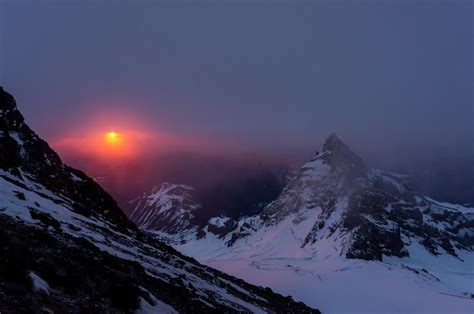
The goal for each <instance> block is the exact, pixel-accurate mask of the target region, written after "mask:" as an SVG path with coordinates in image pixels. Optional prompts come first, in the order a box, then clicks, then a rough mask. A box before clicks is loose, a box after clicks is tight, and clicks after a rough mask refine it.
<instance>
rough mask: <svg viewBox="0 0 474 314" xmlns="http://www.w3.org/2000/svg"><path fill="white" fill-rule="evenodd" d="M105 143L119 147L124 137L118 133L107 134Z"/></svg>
mask: <svg viewBox="0 0 474 314" xmlns="http://www.w3.org/2000/svg"><path fill="white" fill-rule="evenodd" d="M105 141H106V142H107V143H108V144H111V145H118V144H120V143H121V142H122V136H121V135H120V134H119V133H117V132H107V133H106V134H105Z"/></svg>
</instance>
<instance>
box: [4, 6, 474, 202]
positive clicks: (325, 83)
mask: <svg viewBox="0 0 474 314" xmlns="http://www.w3.org/2000/svg"><path fill="white" fill-rule="evenodd" d="M243 20H245V25H242V21H243ZM18 21H21V23H19V22H18ZM58 25H60V27H58ZM472 36H473V30H472V1H454V2H453V1H449V2H448V1H441V2H439V1H438V2H436V3H434V2H430V3H428V2H426V1H424V2H423V1H422V2H411V3H398V2H393V1H392V2H377V3H370V4H369V3H355V2H352V1H340V2H338V3H336V4H331V3H330V2H326V1H315V2H304V3H296V4H294V3H286V2H279V3H215V2H203V3H170V2H166V1H165V2H160V1H145V2H141V3H132V2H101V3H97V2H88V1H86V2H81V1H67V2H64V3H62V2H61V3H59V2H57V1H56V2H47V1H46V2H44V1H41V2H32V1H28V2H24V1H2V2H1V3H0V38H1V40H0V45H1V48H0V81H1V83H2V84H3V85H5V86H6V87H8V89H9V90H11V91H12V92H13V93H14V94H15V95H17V97H18V98H19V101H20V102H21V103H22V104H23V111H24V114H25V115H26V117H27V118H28V120H29V121H31V122H30V123H31V124H32V126H33V127H34V128H35V129H36V130H38V132H39V133H40V134H41V135H42V136H43V137H44V138H46V139H48V141H49V142H50V143H51V144H52V145H53V147H55V148H56V149H57V150H58V151H59V152H60V153H61V155H62V156H64V157H65V160H67V161H68V162H69V163H71V164H73V165H74V166H76V167H79V168H81V169H84V170H86V171H87V173H89V174H91V175H92V176H94V177H96V176H100V171H98V169H99V168H102V169H103V170H105V171H106V172H107V177H109V179H108V180H112V181H113V182H104V185H105V186H106V188H107V190H109V191H110V192H112V193H113V194H114V196H116V197H117V198H119V200H120V201H121V203H122V204H125V203H126V201H127V200H128V199H130V198H131V197H135V196H136V195H138V194H139V193H141V192H143V191H144V190H146V189H149V188H150V187H151V186H153V185H156V184H159V183H161V182H162V181H175V182H182V183H187V184H192V183H194V181H197V180H200V179H201V178H197V177H202V175H197V174H196V172H197V169H200V167H203V164H207V165H209V164H214V163H216V162H217V163H221V164H224V163H227V164H228V165H226V166H225V167H224V166H223V167H221V168H219V169H223V168H228V169H229V170H228V171H227V172H231V171H233V170H235V168H236V167H235V165H234V164H235V163H241V162H242V161H247V160H252V159H254V158H249V156H255V155H258V156H260V159H261V161H262V163H263V164H266V163H267V162H273V161H274V160H277V161H282V160H283V161H285V162H287V161H290V163H291V164H292V166H296V168H297V167H298V166H299V165H301V164H302V163H303V162H304V161H305V160H307V159H308V158H309V157H310V156H312V153H313V151H312V148H313V147H319V146H320V145H322V144H323V141H324V139H325V137H326V135H327V134H330V133H331V132H337V134H339V136H341V137H342V138H344V139H345V140H346V141H348V142H350V143H351V146H352V147H353V148H354V149H355V150H356V151H358V152H359V154H360V155H361V156H362V157H363V158H364V159H365V160H366V161H367V163H368V164H369V165H373V166H375V167H378V168H382V169H388V170H395V171H397V172H402V173H416V174H417V177H418V176H419V175H420V174H421V175H422V177H423V178H422V179H421V180H420V183H422V184H423V186H424V187H425V189H426V192H427V193H429V194H432V196H433V197H438V196H440V197H438V198H440V199H443V200H449V201H452V202H458V203H463V202H473V201H474V200H473V199H472V195H474V193H472V186H474V182H473V179H472V178H473V176H472V173H473V169H472V165H473V164H474V162H473V161H474V148H473V145H472V143H473V142H474V129H473V125H474V121H473V119H474V112H473V110H474V109H473V106H472V104H473V102H474V101H473V95H472V86H473V68H474V65H473V57H472V56H473V55H474V52H473V46H472ZM51 121H54V123H51ZM111 129H112V130H116V131H124V132H132V131H134V132H138V133H140V132H141V134H142V133H145V134H146V135H151V137H152V138H153V140H149V138H147V140H146V141H138V142H139V145H137V146H138V147H137V150H138V152H139V154H138V156H139V160H135V161H136V163H135V162H132V161H122V162H121V163H120V164H119V165H116V166H110V167H112V168H113V169H111V170H110V171H107V168H108V167H107V166H106V167H104V166H103V163H99V164H98V165H97V163H96V161H97V160H96V159H92V160H91V159H90V158H89V157H90V156H89V157H88V158H86V157H85V156H83V154H79V153H78V152H77V146H84V144H83V143H82V142H79V143H78V142H74V141H68V140H70V139H77V138H82V137H86V136H87V135H88V134H89V132H91V131H101V132H108V131H110V130H111ZM157 139H160V140H157ZM161 140H163V141H161ZM61 143H62V144H64V143H72V145H69V146H67V145H59V144H61ZM170 151H171V152H172V151H178V153H179V155H180V156H181V157H179V158H176V156H175V155H176V154H174V153H172V154H173V156H169V155H171V154H170V153H169V152H170ZM203 151H204V152H205V157H206V158H203V157H202V153H203ZM158 152H161V153H160V154H158ZM163 152H168V156H169V158H168V157H163V156H162V153H163ZM243 152H244V153H243ZM153 155H158V156H154V157H153ZM223 156H226V157H228V156H231V157H232V159H231V161H228V160H227V159H226V158H223ZM180 158H182V159H187V160H186V161H184V160H183V162H180V161H178V160H179V159H180ZM208 158H209V160H204V159H208ZM153 159H155V160H156V161H153ZM196 159H198V160H201V161H195V160H196ZM224 159H226V160H227V161H225V160H224ZM170 160H172V162H171V161H170ZM190 160H191V161H190ZM219 160H220V161H219ZM191 162H192V163H195V164H196V165H195V166H188V169H186V171H182V172H181V171H180V170H179V169H180V168H181V167H184V166H185V165H186V164H190V163H191ZM252 163H253V162H252ZM137 164H138V165H144V164H154V166H153V167H152V166H149V167H144V168H141V167H139V166H134V165H137ZM161 164H165V166H163V167H160V166H159V165H161ZM110 167H109V168H110ZM127 167H130V169H132V170H131V172H134V171H138V172H139V173H140V170H142V169H143V170H142V172H144V173H150V174H157V175H158V174H160V175H161V176H162V177H165V178H163V179H161V178H159V177H157V178H156V182H152V181H153V180H151V178H143V176H142V175H140V177H141V178H140V179H139V180H142V181H143V180H145V181H146V184H145V183H144V182H141V183H143V184H142V185H140V187H138V186H137V185H139V184H140V182H131V184H132V185H133V186H129V187H130V188H131V189H132V190H134V193H130V195H126V196H125V195H123V194H124V193H126V192H124V190H126V189H124V188H119V186H121V187H123V186H124V185H125V184H126V182H127V180H126V179H122V178H120V176H122V177H124V178H127V179H128V180H130V177H131V175H130V173H124V172H125V170H123V169H124V168H127ZM251 167H254V165H251ZM265 167H266V166H265ZM190 168H192V169H190ZM290 168H292V167H290ZM145 169H146V170H145ZM165 170H166V171H168V173H172V174H170V175H165V174H163V172H165ZM222 171H223V170H219V171H214V173H212V171H204V172H205V175H206V176H207V175H208V174H209V175H210V176H215V174H216V173H220V172H222ZM184 172H185V173H187V174H186V175H182V173H184ZM224 172H226V171H224ZM237 172H238V171H237ZM111 173H112V174H111ZM140 174H141V173H140ZM113 176H115V178H112V179H110V177H113ZM185 176H188V177H189V178H185ZM135 177H138V176H135ZM209 180H210V181H211V179H209ZM135 181H138V179H137V180H135ZM445 182H449V184H445ZM132 194H133V195H132Z"/></svg>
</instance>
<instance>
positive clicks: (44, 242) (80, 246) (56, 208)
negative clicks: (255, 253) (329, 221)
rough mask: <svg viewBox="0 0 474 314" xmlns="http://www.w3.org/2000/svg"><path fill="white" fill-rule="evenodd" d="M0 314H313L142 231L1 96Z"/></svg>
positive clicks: (0, 93)
mask: <svg viewBox="0 0 474 314" xmlns="http://www.w3.org/2000/svg"><path fill="white" fill-rule="evenodd" d="M0 223H1V225H2V228H1V230H0V249H1V250H2V252H3V253H2V254H1V255H0V312H2V313H45V312H46V313H93V312H100V313H120V312H124V313H125V312H127V313H129V312H133V311H138V312H144V313H176V312H285V313H305V312H308V313H310V312H313V313H317V312H318V311H317V310H314V309H311V308H309V307H307V306H306V305H304V304H303V303H301V302H295V301H293V299H292V298H291V297H283V296H281V295H279V294H276V293H273V292H272V291H271V290H270V289H268V288H261V287H257V286H253V285H251V284H248V283H246V282H244V281H243V280H240V279H236V278H235V277H232V276H230V275H226V274H224V273H222V272H219V271H217V270H214V269H212V268H210V267H207V266H203V265H201V264H199V263H198V262H197V261H196V260H194V259H193V258H190V257H186V256H184V255H182V254H180V253H178V252H177V251H176V250H175V249H173V248H171V247H169V246H167V245H165V244H163V243H161V242H159V241H157V240H155V239H153V238H151V237H149V236H147V235H145V234H144V233H142V232H141V231H140V230H139V229H138V228H137V227H136V226H135V225H134V224H133V223H132V222H130V221H129V220H128V219H127V217H126V216H125V215H124V214H123V212H122V211H121V209H120V208H119V207H118V206H117V204H116V202H115V201H114V200H113V199H112V197H110V196H109V195H108V194H107V193H106V192H105V191H104V190H103V189H102V188H101V187H100V186H99V185H98V184H97V183H96V182H94V180H92V179H91V178H89V177H88V176H87V175H85V174H84V173H82V172H81V171H79V170H76V169H73V168H70V167H68V166H67V165H65V164H64V163H63V162H62V161H61V159H60V158H59V156H58V155H57V154H56V153H55V152H54V151H53V150H52V149H51V148H50V147H49V146H48V144H47V143H46V142H45V141H43V140H42V139H40V138H39V137H38V135H36V134H35V133H34V132H33V131H32V130H31V129H30V128H29V127H28V125H27V124H26V123H25V121H24V119H23V116H22V115H21V114H20V112H19V111H18V109H17V106H16V103H15V100H14V99H13V97H12V96H11V95H10V94H8V93H7V92H5V91H4V90H3V89H0Z"/></svg>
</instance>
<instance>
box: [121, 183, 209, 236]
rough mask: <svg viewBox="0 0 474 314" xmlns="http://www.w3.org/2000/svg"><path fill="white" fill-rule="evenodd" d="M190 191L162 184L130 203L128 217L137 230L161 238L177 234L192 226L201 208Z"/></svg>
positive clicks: (177, 185)
mask: <svg viewBox="0 0 474 314" xmlns="http://www.w3.org/2000/svg"><path fill="white" fill-rule="evenodd" d="M193 190H194V189H193V187H192V186H189V185H183V184H172V183H164V184H162V185H161V186H160V187H157V186H154V187H153V188H152V189H151V190H150V192H148V193H144V194H143V195H142V196H140V197H138V198H136V199H134V200H133V201H131V204H132V205H133V208H134V210H133V211H132V213H131V214H130V215H129V218H130V220H132V221H133V222H134V223H135V224H136V225H137V226H138V228H140V230H142V231H144V232H147V233H155V234H156V232H157V231H158V230H159V231H160V233H164V234H173V235H177V234H180V233H181V232H182V231H184V230H188V229H191V228H192V227H193V226H194V223H195V221H194V220H195V216H194V212H195V211H196V209H198V208H199V207H200V205H199V204H197V203H196V202H195V201H194V199H193V197H192V192H193Z"/></svg>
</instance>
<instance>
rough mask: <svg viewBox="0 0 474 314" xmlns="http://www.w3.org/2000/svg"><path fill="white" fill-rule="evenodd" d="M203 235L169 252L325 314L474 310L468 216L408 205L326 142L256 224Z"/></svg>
mask: <svg viewBox="0 0 474 314" xmlns="http://www.w3.org/2000/svg"><path fill="white" fill-rule="evenodd" d="M208 230H209V226H205V227H204V228H202V229H201V232H200V233H199V234H198V233H196V234H193V235H192V236H188V238H187V239H188V240H187V242H186V243H182V244H180V245H177V246H175V247H176V248H177V249H178V250H180V251H181V252H183V253H185V254H187V255H190V256H193V257H195V258H197V259H198V260H199V261H201V262H203V263H205V264H208V265H211V266H213V267H216V268H218V269H221V270H223V271H226V272H228V273H230V274H233V275H236V276H239V277H241V278H244V279H246V280H249V281H251V282H253V283H256V284H263V285H269V286H270V287H272V288H274V289H276V290H277V291H280V292H283V293H289V294H291V295H293V296H294V297H296V298H298V299H299V300H303V301H305V302H307V303H308V304H313V305H314V304H320V305H321V309H322V310H323V311H326V312H354V311H355V312H368V311H372V312H374V311H375V312H386V311H389V312H445V313H448V312H449V313H453V312H467V311H469V310H470V309H472V308H473V306H474V303H473V299H472V298H471V297H472V295H473V294H474V285H473V282H474V281H473V280H474V270H473V265H474V256H473V255H474V253H473V250H474V209H472V208H465V207H463V206H459V205H451V204H444V203H439V202H436V201H434V200H432V199H430V198H426V197H420V196H417V195H416V193H415V191H414V190H413V188H412V186H411V185H410V183H409V178H407V177H404V176H401V175H397V174H390V173H384V172H382V171H378V170H374V169H369V168H367V167H366V166H365V164H364V162H363V160H362V159H361V158H360V157H358V156H357V155H356V154H354V153H353V152H352V151H351V150H350V149H349V147H348V146H347V145H345V144H344V143H343V142H342V141H341V140H340V139H338V138H337V136H336V135H334V134H333V135H331V136H330V137H329V138H328V139H327V140H326V142H325V144H324V146H323V149H322V152H321V153H317V154H316V155H315V156H314V157H313V158H312V159H311V160H310V161H309V162H308V163H306V164H305V165H304V166H303V167H302V168H301V169H300V171H299V172H298V173H297V174H296V175H295V177H294V178H293V179H292V180H291V181H290V182H289V184H288V186H287V187H286V188H285V189H284V191H283V192H282V194H281V195H280V196H279V197H278V198H277V199H276V200H275V201H274V202H272V203H271V204H269V205H268V206H267V207H266V208H265V209H264V210H263V212H262V213H261V214H260V215H257V216H253V217H247V218H243V219H241V220H239V221H237V222H234V223H233V228H231V231H228V232H227V233H226V234H224V235H223V234H219V235H216V234H215V233H212V232H208ZM192 232H193V231H190V233H192ZM335 295H339V296H342V297H341V298H342V300H343V301H341V302H332V301H334V300H335V297H334V296H335ZM414 296H416V299H414ZM338 298H339V297H338Z"/></svg>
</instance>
